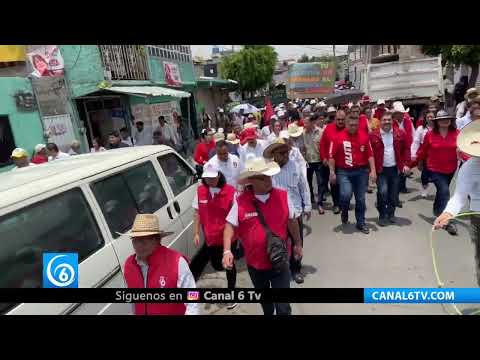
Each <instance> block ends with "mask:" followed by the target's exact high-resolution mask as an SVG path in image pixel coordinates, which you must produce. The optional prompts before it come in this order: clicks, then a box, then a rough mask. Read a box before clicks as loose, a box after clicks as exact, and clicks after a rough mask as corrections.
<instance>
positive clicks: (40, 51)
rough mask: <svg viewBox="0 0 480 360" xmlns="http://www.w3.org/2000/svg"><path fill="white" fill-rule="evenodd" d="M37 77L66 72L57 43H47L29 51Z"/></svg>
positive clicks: (34, 73)
mask: <svg viewBox="0 0 480 360" xmlns="http://www.w3.org/2000/svg"><path fill="white" fill-rule="evenodd" d="M28 59H29V60H30V63H31V65H32V67H33V72H32V75H33V76H36V77H43V76H59V75H63V74H64V63H63V57H62V55H61V54H60V50H59V49H58V47H57V46H56V45H46V46H41V47H39V48H37V49H36V50H35V51H32V52H30V53H28Z"/></svg>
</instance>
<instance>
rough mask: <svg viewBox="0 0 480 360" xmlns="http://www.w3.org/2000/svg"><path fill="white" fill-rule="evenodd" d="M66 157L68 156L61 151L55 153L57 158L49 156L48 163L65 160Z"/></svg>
mask: <svg viewBox="0 0 480 360" xmlns="http://www.w3.org/2000/svg"><path fill="white" fill-rule="evenodd" d="M68 157H70V155H68V154H67V153H64V152H62V151H59V152H58V153H57V156H55V157H53V156H49V157H48V161H55V160H61V159H65V158H68Z"/></svg>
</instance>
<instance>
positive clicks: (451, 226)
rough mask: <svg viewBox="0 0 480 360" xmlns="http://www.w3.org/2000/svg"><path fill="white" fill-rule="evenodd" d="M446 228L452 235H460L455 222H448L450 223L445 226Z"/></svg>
mask: <svg viewBox="0 0 480 360" xmlns="http://www.w3.org/2000/svg"><path fill="white" fill-rule="evenodd" d="M445 230H446V231H447V232H448V233H449V234H450V235H452V236H455V235H458V232H457V226H456V225H455V224H452V223H448V225H447V226H445Z"/></svg>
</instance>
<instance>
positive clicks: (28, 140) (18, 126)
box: [0, 77, 45, 172]
mask: <svg viewBox="0 0 480 360" xmlns="http://www.w3.org/2000/svg"><path fill="white" fill-rule="evenodd" d="M19 90H23V91H26V92H30V93H31V92H32V86H31V83H30V80H28V79H25V78H21V77H0V115H7V116H8V118H9V120H10V127H11V128H12V133H13V137H14V139H15V145H16V146H17V147H21V148H24V149H25V150H27V151H28V153H29V154H30V156H31V155H33V150H34V148H35V145H37V144H41V143H45V139H44V137H43V127H42V120H41V118H40V114H39V113H38V111H18V110H17V106H16V103H15V98H14V97H13V95H14V94H15V93H16V92H17V91H19ZM8 168H10V167H6V166H3V167H0V172H1V171H5V170H7V169H8Z"/></svg>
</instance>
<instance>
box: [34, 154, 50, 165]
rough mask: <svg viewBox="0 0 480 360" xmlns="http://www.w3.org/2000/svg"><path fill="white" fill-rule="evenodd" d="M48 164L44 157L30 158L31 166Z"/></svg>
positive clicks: (35, 156)
mask: <svg viewBox="0 0 480 360" xmlns="http://www.w3.org/2000/svg"><path fill="white" fill-rule="evenodd" d="M46 162H48V158H47V157H45V156H42V155H38V154H37V155H34V156H33V157H32V163H33V164H43V163H46Z"/></svg>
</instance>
